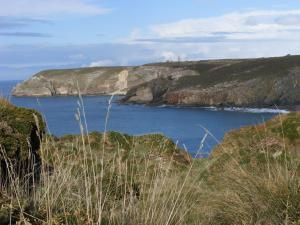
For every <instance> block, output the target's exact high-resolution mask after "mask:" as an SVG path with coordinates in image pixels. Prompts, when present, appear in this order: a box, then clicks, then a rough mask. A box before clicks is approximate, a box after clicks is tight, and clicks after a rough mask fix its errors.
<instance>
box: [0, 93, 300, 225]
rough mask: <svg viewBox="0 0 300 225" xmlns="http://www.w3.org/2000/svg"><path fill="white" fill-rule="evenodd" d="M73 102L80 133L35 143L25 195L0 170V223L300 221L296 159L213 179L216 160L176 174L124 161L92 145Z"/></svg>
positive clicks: (159, 165) (251, 224)
mask: <svg viewBox="0 0 300 225" xmlns="http://www.w3.org/2000/svg"><path fill="white" fill-rule="evenodd" d="M78 105H79V108H78V111H77V115H76V117H77V120H78V122H79V126H80V128H81V133H82V134H81V136H79V137H77V139H76V140H75V141H72V142H69V143H67V144H66V145H65V147H64V148H63V149H62V148H61V147H59V146H58V144H57V142H56V141H55V140H54V138H53V137H51V136H47V137H46V138H45V139H44V140H43V145H42V148H41V150H40V154H41V157H42V159H43V165H44V166H43V168H42V174H41V178H40V181H39V183H38V184H36V185H35V186H33V187H31V189H30V190H28V186H26V185H25V184H24V182H20V181H19V178H18V177H17V176H16V175H15V174H13V170H11V169H9V170H8V171H9V174H8V175H9V178H10V181H11V185H10V186H9V187H7V188H6V189H3V190H2V192H1V205H2V208H1V210H0V221H1V222H0V224H53V225H56V224H69V225H73V224H99V225H100V224H103V225H190V224H191V225H196V224H203V225H214V224H222V225H240V224H244V225H273V224H278V225H279V224H300V178H299V168H300V164H299V159H298V158H297V157H285V158H284V159H283V160H282V159H280V160H276V159H275V160H274V159H272V160H266V163H265V164H261V165H260V168H259V169H257V170H256V169H251V167H244V166H242V165H239V164H237V165H235V166H232V167H226V171H223V172H222V173H221V174H213V173H210V172H209V170H207V168H209V167H211V166H214V163H218V160H217V159H203V160H201V159H194V160H193V161H192V163H191V164H190V165H188V166H186V167H184V168H182V167H181V168H180V169H176V168H174V165H173V164H172V160H169V161H165V160H153V159H150V158H147V157H145V158H144V159H142V160H141V158H140V156H138V154H137V153H138V152H137V151H139V150H138V149H134V147H133V149H131V155H130V157H128V158H125V159H124V150H123V149H122V147H121V145H118V146H119V147H118V148H117V150H116V151H115V152H111V149H110V147H109V144H108V140H107V138H108V134H106V133H105V134H104V135H103V136H102V144H101V145H100V146H101V147H99V146H98V147H97V148H95V147H93V146H92V144H91V142H92V141H91V139H92V137H91V136H90V135H89V133H88V130H87V125H86V120H85V114H84V106H83V101H82V98H80V100H79V104H78ZM110 107H111V106H110ZM110 107H109V108H108V115H107V117H106V119H105V121H106V123H107V122H108V120H109V109H110ZM105 127H107V126H105ZM206 136H207V135H205V137H206ZM203 141H204V140H202V141H201V143H203ZM250 147H251V146H249V148H250ZM250 150H251V149H250ZM284 151H285V152H286V151H287V149H284ZM1 152H2V153H3V154H4V153H5V151H4V149H2V150H1ZM266 157H272V156H270V155H266ZM47 165H51V166H52V167H53V169H49V166H47ZM6 166H7V168H11V162H9V160H6ZM211 178H213V179H214V180H215V182H213V183H210V182H208V180H210V179H211ZM25 183H26V182H25Z"/></svg>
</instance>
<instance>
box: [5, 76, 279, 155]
mask: <svg viewBox="0 0 300 225" xmlns="http://www.w3.org/2000/svg"><path fill="white" fill-rule="evenodd" d="M17 83H18V81H1V82H0V95H1V96H5V97H6V98H9V99H10V100H11V102H12V103H14V104H15V105H17V106H22V107H27V108H34V109H36V110H38V111H40V112H41V113H42V114H43V115H44V117H45V119H46V122H47V124H48V129H49V132H50V133H52V134H53V135H56V136H62V135H66V134H78V133H80V129H79V124H78V121H76V119H75V114H76V113H77V109H78V107H79V105H78V101H79V98H78V97H71V96H68V97H43V98H35V97H12V96H10V92H11V89H12V88H13V87H14V86H15V85H16V84H17ZM118 98H119V97H114V98H113V101H112V104H111V108H110V113H109V119H108V124H107V129H108V130H114V131H119V132H124V133H128V134H133V135H142V134H147V133H163V134H164V135H166V136H168V137H170V138H172V139H173V140H174V141H175V142H177V143H178V145H180V146H181V147H186V148H187V149H188V151H189V152H190V153H191V154H195V153H196V152H197V150H198V149H199V146H200V143H201V140H202V139H203V137H204V136H205V134H206V133H207V132H208V133H209V135H208V136H207V138H206V139H205V142H204V145H203V149H202V153H203V155H204V156H207V155H208V154H209V152H210V151H211V150H212V149H213V147H214V146H215V145H216V144H218V142H219V141H221V140H222V138H223V137H224V134H225V133H226V132H228V131H230V130H232V129H236V128H240V127H242V126H246V125H251V124H257V123H261V122H263V121H265V120H268V119H270V118H271V117H273V116H275V115H276V114H277V112H278V111H276V110H254V109H236V108H227V109H226V110H220V109H217V108H213V107H212V108H197V107H172V106H164V107H162V106H160V107H149V106H144V105H121V104H119V103H118V102H117V101H116V100H117V99H118ZM109 100H110V97H109V96H85V97H83V102H84V108H85V113H86V119H87V125H88V130H89V131H90V132H92V131H103V130H104V126H105V118H106V115H107V110H108V102H109ZM283 112H284V111H283Z"/></svg>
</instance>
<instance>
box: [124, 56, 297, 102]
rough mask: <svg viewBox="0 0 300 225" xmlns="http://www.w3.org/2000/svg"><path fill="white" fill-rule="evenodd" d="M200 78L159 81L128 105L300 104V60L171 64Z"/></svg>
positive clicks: (138, 91)
mask: <svg viewBox="0 0 300 225" xmlns="http://www.w3.org/2000/svg"><path fill="white" fill-rule="evenodd" d="M167 65H168V66H169V67H173V68H178V67H180V68H185V69H189V70H193V71H195V73H198V74H199V75H196V76H182V77H180V78H179V79H176V80H175V79H172V78H170V77H163V78H158V79H155V80H151V81H149V82H147V83H143V84H141V85H139V86H136V87H134V88H133V89H131V90H130V91H129V92H128V93H127V95H126V97H125V98H124V99H123V101H124V102H131V103H144V104H145V103H146V104H170V105H198V106H241V107H245V106H251V107H254V106H255V107H267V106H274V105H277V106H295V105H299V104H300V57H299V56H286V57H276V58H260V59H244V60H219V61H199V62H182V63H179V64H178V63H168V64H167Z"/></svg>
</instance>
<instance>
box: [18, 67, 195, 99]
mask: <svg viewBox="0 0 300 225" xmlns="http://www.w3.org/2000/svg"><path fill="white" fill-rule="evenodd" d="M195 74H196V72H194V71H190V70H186V69H185V68H172V67H168V66H151V65H148V66H139V67H94V68H78V69H66V70H47V71H42V72H40V73H38V74H36V75H34V76H33V77H31V78H30V79H29V80H27V81H24V82H23V83H21V84H19V85H17V87H16V88H15V89H14V91H13V95H15V96H54V95H78V90H80V92H81V94H82V95H110V94H126V92H127V90H129V89H130V88H132V87H134V86H137V85H139V84H142V83H145V82H148V81H151V80H153V79H156V78H158V77H169V76H171V77H172V78H174V79H177V78H179V77H180V76H184V75H195Z"/></svg>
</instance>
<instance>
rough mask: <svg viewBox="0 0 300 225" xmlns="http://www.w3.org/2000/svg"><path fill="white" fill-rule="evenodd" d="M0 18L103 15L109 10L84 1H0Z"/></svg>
mask: <svg viewBox="0 0 300 225" xmlns="http://www.w3.org/2000/svg"><path fill="white" fill-rule="evenodd" d="M0 6H1V7H0V16H22V17H23V16H45V15H58V14H104V13H107V12H109V11H110V10H109V9H106V8H102V7H100V6H98V5H95V4H91V3H89V2H88V1H86V0H10V1H7V0H0Z"/></svg>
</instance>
